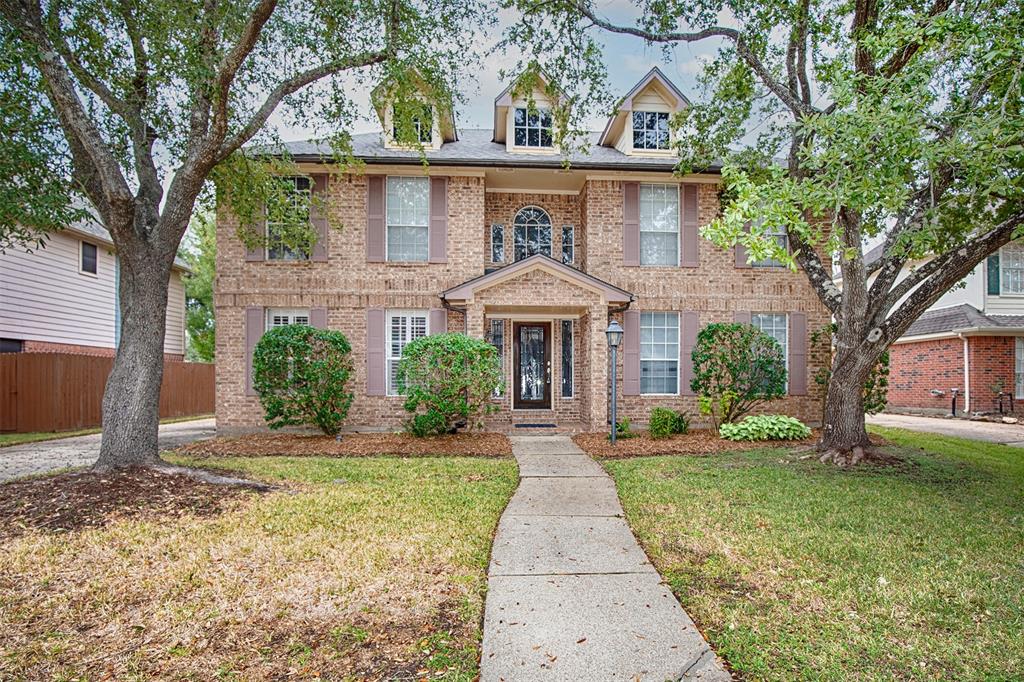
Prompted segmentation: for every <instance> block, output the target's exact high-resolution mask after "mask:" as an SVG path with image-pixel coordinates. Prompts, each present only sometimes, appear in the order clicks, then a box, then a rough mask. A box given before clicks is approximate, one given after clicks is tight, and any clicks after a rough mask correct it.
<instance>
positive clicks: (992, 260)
mask: <svg viewBox="0 0 1024 682" xmlns="http://www.w3.org/2000/svg"><path fill="white" fill-rule="evenodd" d="M985 269H986V271H987V273H988V295H989V296H998V295H999V252H998V251H996V252H995V253H993V254H992V255H991V256H989V257H988V262H987V263H986V267H985Z"/></svg>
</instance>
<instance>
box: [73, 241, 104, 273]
mask: <svg viewBox="0 0 1024 682" xmlns="http://www.w3.org/2000/svg"><path fill="white" fill-rule="evenodd" d="M79 245H80V248H79V253H78V271H79V272H81V273H82V274H83V275H95V274H97V273H99V258H100V250H99V248H98V247H97V246H96V245H95V244H90V243H89V242H79Z"/></svg>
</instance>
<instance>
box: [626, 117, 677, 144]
mask: <svg viewBox="0 0 1024 682" xmlns="http://www.w3.org/2000/svg"><path fill="white" fill-rule="evenodd" d="M668 146H669V135H668V114H667V113H664V112H660V111H634V112H633V149H668Z"/></svg>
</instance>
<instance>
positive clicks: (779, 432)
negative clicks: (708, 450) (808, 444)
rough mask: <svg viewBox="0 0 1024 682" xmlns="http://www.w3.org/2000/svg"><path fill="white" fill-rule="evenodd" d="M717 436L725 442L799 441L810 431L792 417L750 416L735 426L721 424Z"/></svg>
mask: <svg viewBox="0 0 1024 682" xmlns="http://www.w3.org/2000/svg"><path fill="white" fill-rule="evenodd" d="M718 433H719V435H720V436H721V437H722V438H724V439H726V440H733V441H758V440H801V439H803V438H809V437H810V435H811V430H810V429H809V428H807V426H806V425H805V424H804V423H803V422H802V421H800V420H799V419H796V418H794V417H787V416H785V415H782V414H761V415H756V416H750V417H746V418H744V419H743V421H741V422H738V423H735V424H722V426H721V428H719V430H718Z"/></svg>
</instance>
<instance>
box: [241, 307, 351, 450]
mask: <svg viewBox="0 0 1024 682" xmlns="http://www.w3.org/2000/svg"><path fill="white" fill-rule="evenodd" d="M351 377H352V347H351V346H350V345H349V343H348V339H346V338H345V335H344V334H342V333H341V332H338V331H330V330H328V329H314V328H313V327H307V326H306V325H302V324H293V325H288V326H286V327H275V328H273V329H271V330H270V331H268V332H267V333H266V334H264V335H263V338H261V339H260V340H259V342H258V343H257V344H256V348H255V350H254V351H253V356H252V383H253V387H254V388H255V389H256V393H257V394H258V395H259V397H260V404H261V405H263V412H264V414H263V418H264V419H265V420H266V422H267V426H269V427H270V428H272V429H279V428H281V427H282V426H315V427H317V428H318V429H320V430H321V431H323V432H324V433H326V434H327V435H328V436H334V435H337V433H338V432H339V431H340V430H341V425H342V423H343V422H344V421H345V417H346V416H347V415H348V409H349V407H350V406H351V405H352V392H351V391H349V390H347V387H348V381H349V379H350V378H351Z"/></svg>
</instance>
